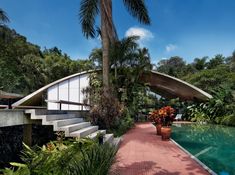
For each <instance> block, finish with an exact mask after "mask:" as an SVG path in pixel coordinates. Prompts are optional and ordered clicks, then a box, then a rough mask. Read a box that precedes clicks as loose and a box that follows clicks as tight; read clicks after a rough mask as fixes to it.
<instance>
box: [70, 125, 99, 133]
mask: <svg viewBox="0 0 235 175" xmlns="http://www.w3.org/2000/svg"><path fill="white" fill-rule="evenodd" d="M95 127H97V126H88V127H86V128H82V129H79V130H77V131H73V132H71V133H70V134H77V133H81V132H84V131H86V130H89V129H91V128H95Z"/></svg>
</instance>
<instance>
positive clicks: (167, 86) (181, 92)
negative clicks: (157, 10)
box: [12, 70, 212, 107]
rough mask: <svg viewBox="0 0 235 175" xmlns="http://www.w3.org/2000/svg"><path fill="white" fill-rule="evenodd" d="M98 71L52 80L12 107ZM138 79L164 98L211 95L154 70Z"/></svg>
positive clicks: (33, 101) (36, 100) (29, 103)
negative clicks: (80, 76) (63, 83)
mask: <svg viewBox="0 0 235 175" xmlns="http://www.w3.org/2000/svg"><path fill="white" fill-rule="evenodd" d="M96 71H97V72H98V71H100V70H91V71H84V72H80V73H76V74H73V75H70V76H67V77H64V78H62V79H59V80H57V81H54V82H52V83H50V84H48V85H46V86H44V87H42V88H40V89H38V90H37V91H35V92H33V93H32V94H29V95H27V96H26V97H24V98H22V99H21V100H19V101H17V102H15V103H14V104H12V106H13V107H17V106H37V105H38V104H39V103H40V102H42V96H43V93H44V92H45V91H46V90H47V89H48V88H50V87H52V86H54V85H55V84H58V83H61V82H63V81H66V80H68V79H70V78H73V77H76V76H79V75H83V74H90V73H92V72H96ZM140 81H141V82H142V83H146V84H147V85H148V86H149V87H150V89H151V90H152V91H153V92H155V93H157V94H159V95H161V96H163V97H165V98H177V97H179V98H180V99H181V100H192V101H196V100H197V101H206V100H208V99H210V98H212V96H211V95H210V94H208V93H206V92H205V91H203V90H201V89H199V88H197V87H195V86H193V85H191V84H189V83H187V82H185V81H183V80H180V79H178V78H175V77H172V76H169V75H166V74H163V73H159V72H155V71H148V72H145V73H143V74H142V75H141V77H140Z"/></svg>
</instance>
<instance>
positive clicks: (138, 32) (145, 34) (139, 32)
mask: <svg viewBox="0 0 235 175" xmlns="http://www.w3.org/2000/svg"><path fill="white" fill-rule="evenodd" d="M125 36H126V37H128V36H139V37H140V39H139V42H140V44H143V43H144V42H146V41H149V40H151V39H153V38H154V35H153V33H152V32H150V31H149V30H147V29H144V28H140V27H131V28H129V29H128V30H127V31H126V33H125Z"/></svg>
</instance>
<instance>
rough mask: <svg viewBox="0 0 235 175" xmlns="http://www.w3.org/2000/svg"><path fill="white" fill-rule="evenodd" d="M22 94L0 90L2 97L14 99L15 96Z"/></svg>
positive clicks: (19, 96) (0, 96) (18, 96)
mask: <svg viewBox="0 0 235 175" xmlns="http://www.w3.org/2000/svg"><path fill="white" fill-rule="evenodd" d="M22 97H23V95H21V94H16V93H9V92H4V91H1V90H0V98H3V99H16V98H22Z"/></svg>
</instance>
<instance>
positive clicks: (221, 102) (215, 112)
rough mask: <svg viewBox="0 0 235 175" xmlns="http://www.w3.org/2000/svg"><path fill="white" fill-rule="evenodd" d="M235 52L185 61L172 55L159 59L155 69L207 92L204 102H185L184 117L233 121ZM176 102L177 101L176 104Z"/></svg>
mask: <svg viewBox="0 0 235 175" xmlns="http://www.w3.org/2000/svg"><path fill="white" fill-rule="evenodd" d="M234 64H235V52H233V54H232V56H229V57H227V58H226V57H224V56H223V55H221V54H219V55H216V56H215V57H213V58H211V59H209V58H208V57H203V58H196V59H194V62H193V63H190V64H186V62H184V61H183V59H182V58H179V57H172V58H170V59H168V60H162V61H160V62H159V64H158V67H157V70H158V71H161V72H163V73H167V74H170V75H173V76H176V77H178V78H181V79H183V80H185V81H187V82H189V83H191V84H193V85H195V86H197V87H199V88H201V89H203V90H204V91H206V92H208V93H210V94H211V95H212V96H213V98H212V99H210V100H209V101H208V102H205V103H200V102H198V103H195V102H194V103H193V104H192V103H188V104H184V105H183V106H188V107H187V110H186V113H185V115H184V117H185V118H186V119H190V120H192V121H200V122H212V123H218V124H226V125H235V111H234V106H235V96H234V93H235V71H234ZM179 106H180V105H179Z"/></svg>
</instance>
